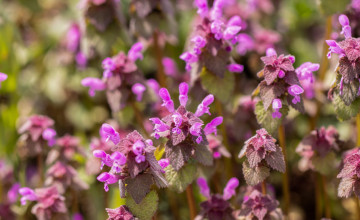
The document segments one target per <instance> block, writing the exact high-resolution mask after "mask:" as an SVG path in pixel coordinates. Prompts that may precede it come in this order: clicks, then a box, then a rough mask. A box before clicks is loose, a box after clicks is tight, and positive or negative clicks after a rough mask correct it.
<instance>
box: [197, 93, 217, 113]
mask: <svg viewBox="0 0 360 220" xmlns="http://www.w3.org/2000/svg"><path fill="white" fill-rule="evenodd" d="M213 102H214V96H213V95H211V94H210V95H208V96H206V97H205V98H204V100H203V101H202V102H201V103H200V104H199V105H198V107H197V109H196V112H195V116H196V117H200V116H202V115H203V114H208V115H211V113H210V111H209V110H210V107H209V105H211V103H213Z"/></svg>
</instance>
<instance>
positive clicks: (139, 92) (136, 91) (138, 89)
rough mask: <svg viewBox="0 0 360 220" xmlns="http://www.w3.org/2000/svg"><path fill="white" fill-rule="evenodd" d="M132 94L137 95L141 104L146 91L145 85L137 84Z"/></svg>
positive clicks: (133, 87)
mask: <svg viewBox="0 0 360 220" xmlns="http://www.w3.org/2000/svg"><path fill="white" fill-rule="evenodd" d="M131 90H132V92H133V93H134V94H135V95H136V101H138V102H140V101H141V99H142V96H143V93H144V92H145V90H146V87H145V86H144V85H143V84H140V83H135V84H134V85H133V86H132V87H131Z"/></svg>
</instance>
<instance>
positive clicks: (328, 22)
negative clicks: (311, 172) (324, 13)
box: [310, 16, 332, 131]
mask: <svg viewBox="0 0 360 220" xmlns="http://www.w3.org/2000/svg"><path fill="white" fill-rule="evenodd" d="M331 31H332V23H331V16H328V17H327V18H326V30H325V36H324V43H323V49H322V53H321V63H320V69H319V77H318V81H319V83H322V82H323V81H324V79H325V76H326V70H327V69H328V67H329V59H328V58H327V52H328V50H329V49H328V48H329V46H328V45H327V44H326V42H325V40H327V39H330V35H331ZM321 92H322V91H321V90H320V89H317V90H316V93H321ZM321 107H322V103H321V102H320V101H319V100H318V99H316V113H315V115H314V117H312V118H311V120H310V130H311V131H312V130H314V129H315V128H316V123H317V119H318V118H319V115H320V109H321Z"/></svg>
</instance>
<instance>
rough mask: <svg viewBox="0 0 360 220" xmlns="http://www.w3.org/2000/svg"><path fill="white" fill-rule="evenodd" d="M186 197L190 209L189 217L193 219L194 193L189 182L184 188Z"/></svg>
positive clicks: (194, 214)
mask: <svg viewBox="0 0 360 220" xmlns="http://www.w3.org/2000/svg"><path fill="white" fill-rule="evenodd" d="M186 198H187V202H188V206H189V211H190V219H191V220H194V219H195V217H196V206H195V200H194V193H193V190H192V186H191V184H189V185H188V187H187V188H186Z"/></svg>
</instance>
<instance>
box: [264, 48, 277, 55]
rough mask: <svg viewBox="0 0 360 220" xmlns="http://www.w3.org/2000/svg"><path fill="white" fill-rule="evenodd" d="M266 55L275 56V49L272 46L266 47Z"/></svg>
mask: <svg viewBox="0 0 360 220" xmlns="http://www.w3.org/2000/svg"><path fill="white" fill-rule="evenodd" d="M266 56H267V57H271V56H277V53H276V50H275V49H274V48H272V47H270V48H268V49H266Z"/></svg>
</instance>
